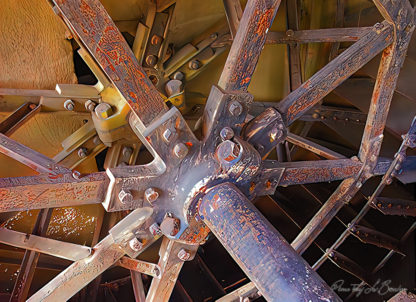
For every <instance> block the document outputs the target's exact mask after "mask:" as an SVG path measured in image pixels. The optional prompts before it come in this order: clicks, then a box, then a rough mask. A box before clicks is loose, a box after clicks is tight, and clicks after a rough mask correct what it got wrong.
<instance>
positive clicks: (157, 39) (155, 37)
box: [150, 35, 162, 45]
mask: <svg viewBox="0 0 416 302" xmlns="http://www.w3.org/2000/svg"><path fill="white" fill-rule="evenodd" d="M160 42H162V37H161V36H158V35H153V37H152V39H151V40H150V43H152V45H158V44H159V43H160Z"/></svg>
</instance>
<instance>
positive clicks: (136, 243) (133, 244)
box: [129, 237, 143, 252]
mask: <svg viewBox="0 0 416 302" xmlns="http://www.w3.org/2000/svg"><path fill="white" fill-rule="evenodd" d="M129 247H130V248H131V249H132V250H133V251H135V252H138V251H141V250H142V249H143V243H141V242H140V240H139V239H137V238H136V237H134V238H133V239H131V240H130V241H129Z"/></svg>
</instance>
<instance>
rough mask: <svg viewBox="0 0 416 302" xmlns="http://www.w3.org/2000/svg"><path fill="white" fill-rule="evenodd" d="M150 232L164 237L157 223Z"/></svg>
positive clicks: (150, 228) (151, 227)
mask: <svg viewBox="0 0 416 302" xmlns="http://www.w3.org/2000/svg"><path fill="white" fill-rule="evenodd" d="M149 232H150V233H151V234H152V235H153V236H154V237H156V236H160V235H162V230H161V229H160V226H159V225H158V224H157V223H156V222H155V223H153V224H152V225H151V226H150V227H149Z"/></svg>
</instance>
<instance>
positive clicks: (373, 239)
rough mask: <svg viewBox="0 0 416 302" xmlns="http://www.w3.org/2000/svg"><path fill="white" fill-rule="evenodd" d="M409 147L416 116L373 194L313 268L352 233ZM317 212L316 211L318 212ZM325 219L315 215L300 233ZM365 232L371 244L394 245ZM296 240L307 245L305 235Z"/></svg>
mask: <svg viewBox="0 0 416 302" xmlns="http://www.w3.org/2000/svg"><path fill="white" fill-rule="evenodd" d="M409 147H412V148H414V147H416V117H415V118H414V119H413V122H412V124H411V126H410V128H409V131H408V132H407V134H406V135H404V136H403V142H402V144H401V145H400V148H399V150H398V151H397V153H396V154H395V156H394V160H393V161H392V162H391V164H390V166H389V168H388V170H387V171H386V173H385V174H384V175H383V177H382V178H381V181H380V183H379V184H378V186H377V188H376V189H375V190H374V192H373V194H372V195H371V196H370V198H368V200H367V202H366V203H365V205H364V206H363V207H362V208H361V210H360V212H359V213H358V214H357V215H356V216H355V217H354V219H353V220H352V221H351V222H350V223H349V224H348V227H347V228H346V229H345V230H344V232H343V233H342V234H341V235H340V236H339V237H338V239H337V240H336V241H335V242H334V243H333V244H332V245H331V246H330V247H329V248H328V249H327V250H326V251H325V253H324V255H322V256H321V258H320V259H319V260H318V261H317V262H315V264H314V265H313V268H314V269H318V268H319V267H320V266H321V265H322V264H323V263H324V262H325V260H326V258H327V257H328V256H330V255H331V252H332V251H335V249H336V248H338V247H339V246H340V245H341V244H342V243H343V242H344V241H345V239H346V238H347V237H348V236H349V235H350V233H354V231H353V230H354V228H355V226H356V225H357V224H358V223H359V222H360V221H361V220H362V219H363V218H364V216H365V215H366V214H367V212H368V211H369V210H370V208H371V205H372V204H373V203H374V201H375V200H376V198H377V197H378V196H379V195H380V194H381V192H382V191H383V189H384V188H385V187H386V186H387V185H389V184H390V183H391V181H392V177H393V175H394V174H396V173H398V171H399V170H400V169H401V164H402V162H403V161H404V159H405V157H406V150H407V148H409ZM377 149H378V146H374V150H375V151H373V152H378V151H377ZM369 156H371V157H373V156H374V154H372V153H369ZM348 190H349V191H351V188H349V189H347V192H348ZM331 197H332V196H331ZM330 199H331V198H330ZM330 201H331V202H332V204H331V205H333V209H332V210H331V213H333V212H335V211H338V210H339V203H338V202H339V200H338V201H337V200H330ZM321 211H322V212H323V213H324V214H326V213H327V211H328V209H324V207H322V208H321V210H320V211H319V212H321ZM319 212H318V214H319ZM335 214H336V213H335ZM335 214H334V215H335ZM329 218H330V219H331V217H330V216H329ZM326 219H327V217H323V218H321V217H319V215H315V217H314V218H313V219H312V220H311V222H310V223H309V225H310V226H312V231H311V230H307V229H306V228H305V229H306V230H305V229H304V230H303V231H302V232H301V234H302V233H303V235H305V234H308V232H311V233H312V234H316V233H317V230H316V228H315V227H316V225H315V224H316V223H319V220H321V224H323V225H326V224H327V223H328V222H327V220H326ZM357 228H359V227H357ZM364 230H365V229H364ZM367 233H368V234H367V237H368V238H367V239H366V240H367V241H369V243H372V244H375V245H377V244H381V243H380V242H377V240H379V239H380V240H384V241H385V242H387V244H389V245H391V246H394V243H392V240H391V239H389V238H388V237H387V236H386V235H383V234H377V233H376V232H375V231H371V230H370V231H368V230H367ZM357 235H358V234H357ZM359 237H361V236H359ZM314 238H316V236H314ZM296 240H297V243H298V244H299V245H300V246H302V248H305V247H307V245H306V242H307V240H306V239H305V237H303V238H301V236H298V237H297V238H296ZM393 241H394V240H393ZM384 244H386V243H384ZM395 249H399V247H398V246H397V247H396V248H395Z"/></svg>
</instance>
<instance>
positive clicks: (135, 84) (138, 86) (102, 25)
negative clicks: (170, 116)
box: [55, 0, 167, 126]
mask: <svg viewBox="0 0 416 302" xmlns="http://www.w3.org/2000/svg"><path fill="white" fill-rule="evenodd" d="M55 4H56V6H57V7H58V8H59V9H60V11H61V12H62V15H63V17H64V18H65V19H66V20H67V22H68V23H69V24H70V28H71V29H73V30H74V31H75V32H76V34H77V35H78V36H79V38H80V39H81V41H82V42H83V43H84V45H85V47H86V48H87V49H88V50H89V52H90V53H91V54H92V55H93V57H94V58H95V59H96V60H97V62H98V64H100V66H101V68H102V69H103V70H104V72H105V73H106V74H107V75H108V77H109V78H110V79H111V81H112V82H113V84H114V85H115V86H116V87H117V89H118V90H119V91H120V93H121V95H122V96H123V97H124V98H125V100H126V101H127V102H128V103H129V105H130V107H131V109H132V111H133V112H134V113H135V114H136V115H137V116H138V117H139V119H140V120H141V121H142V123H143V124H144V125H146V126H147V125H149V124H150V123H151V122H152V121H153V120H154V119H155V118H156V117H158V116H159V115H161V114H163V113H164V112H166V111H167V107H166V105H165V104H164V102H163V100H162V97H161V96H160V94H159V92H158V91H157V90H156V89H155V88H154V87H153V85H152V83H151V82H150V80H149V79H148V78H147V76H146V74H145V72H144V70H143V69H142V67H141V66H139V65H138V63H137V60H136V58H135V57H134V55H133V52H132V51H131V49H130V48H129V46H128V45H127V43H126V41H125V39H124V38H123V36H122V35H121V33H120V31H119V30H118V28H117V27H116V25H115V24H114V22H113V21H112V20H111V18H110V16H109V15H108V14H107V12H106V10H105V9H104V7H103V6H102V5H101V3H100V2H99V1H98V0H87V1H80V0H62V1H60V0H59V1H55Z"/></svg>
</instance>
